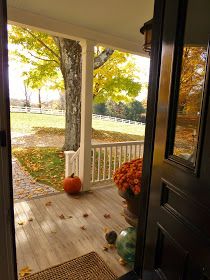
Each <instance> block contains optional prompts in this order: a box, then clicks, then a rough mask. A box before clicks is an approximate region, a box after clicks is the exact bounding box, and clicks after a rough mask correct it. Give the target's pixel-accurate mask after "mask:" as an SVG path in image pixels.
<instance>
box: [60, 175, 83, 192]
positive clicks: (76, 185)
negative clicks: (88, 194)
mask: <svg viewBox="0 0 210 280" xmlns="http://www.w3.org/2000/svg"><path fill="white" fill-rule="evenodd" d="M81 187H82V184H81V180H80V178H79V177H77V176H74V173H73V174H72V175H71V176H69V177H66V178H65V179H64V181H63V188H64V191H65V192H67V193H69V194H76V193H78V192H80V190H81Z"/></svg>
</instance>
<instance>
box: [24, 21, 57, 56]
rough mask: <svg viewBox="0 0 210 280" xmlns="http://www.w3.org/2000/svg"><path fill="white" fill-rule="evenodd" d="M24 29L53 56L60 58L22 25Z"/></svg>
mask: <svg viewBox="0 0 210 280" xmlns="http://www.w3.org/2000/svg"><path fill="white" fill-rule="evenodd" d="M22 29H24V30H25V31H27V32H28V33H29V34H30V35H31V36H32V37H33V38H35V39H36V40H37V41H38V42H39V43H40V44H42V46H44V47H45V48H46V49H47V50H48V51H50V52H51V53H52V54H53V55H54V56H55V57H57V58H58V59H59V60H60V56H59V55H58V54H57V53H56V52H54V51H53V50H52V49H51V48H50V47H48V46H47V45H46V44H45V43H44V42H43V41H42V40H40V39H39V37H37V36H36V35H34V34H33V33H32V32H31V31H30V30H29V29H27V28H25V27H22Z"/></svg>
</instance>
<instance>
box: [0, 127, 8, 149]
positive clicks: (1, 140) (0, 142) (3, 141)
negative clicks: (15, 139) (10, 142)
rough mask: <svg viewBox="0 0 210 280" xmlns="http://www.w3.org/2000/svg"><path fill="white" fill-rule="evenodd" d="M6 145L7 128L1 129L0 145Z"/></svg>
mask: <svg viewBox="0 0 210 280" xmlns="http://www.w3.org/2000/svg"><path fill="white" fill-rule="evenodd" d="M6 145H7V140H6V131H5V130H0V146H1V147H6Z"/></svg>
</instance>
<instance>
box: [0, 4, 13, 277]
mask: <svg viewBox="0 0 210 280" xmlns="http://www.w3.org/2000/svg"><path fill="white" fill-rule="evenodd" d="M16 277H17V271H16V254H15V231H14V213H13V196H12V168H11V145H10V114H9V87H8V52H7V14H6V1H5V0H0V279H4V280H15V279H17V278H16Z"/></svg>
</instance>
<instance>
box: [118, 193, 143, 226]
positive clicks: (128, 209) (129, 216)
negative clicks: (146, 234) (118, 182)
mask: <svg viewBox="0 0 210 280" xmlns="http://www.w3.org/2000/svg"><path fill="white" fill-rule="evenodd" d="M118 193H119V195H120V196H121V197H123V198H124V199H125V201H126V206H125V208H124V217H125V220H126V221H127V222H128V223H129V224H130V225H132V226H134V227H136V226H137V223H138V216H139V213H138V208H139V200H140V195H136V196H134V195H129V194H127V193H126V192H122V191H118Z"/></svg>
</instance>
